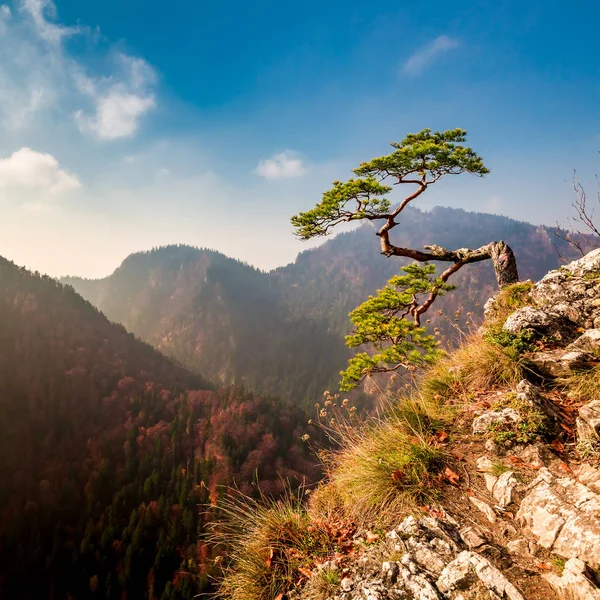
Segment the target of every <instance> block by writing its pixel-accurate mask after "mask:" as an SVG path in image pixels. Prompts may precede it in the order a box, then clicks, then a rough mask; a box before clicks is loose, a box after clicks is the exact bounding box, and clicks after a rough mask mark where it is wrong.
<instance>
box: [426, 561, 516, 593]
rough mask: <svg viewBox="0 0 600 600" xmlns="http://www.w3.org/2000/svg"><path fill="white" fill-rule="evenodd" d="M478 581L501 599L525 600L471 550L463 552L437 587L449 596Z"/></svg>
mask: <svg viewBox="0 0 600 600" xmlns="http://www.w3.org/2000/svg"><path fill="white" fill-rule="evenodd" d="M477 580H479V581H481V583H483V585H484V586H485V587H486V588H487V589H488V590H489V592H493V593H494V594H496V595H497V596H498V597H499V598H508V599H509V600H525V598H524V597H523V596H522V595H521V592H519V590H518V589H517V588H516V587H515V586H514V585H513V584H512V583H510V581H508V579H506V577H505V576H504V575H503V574H502V573H501V572H500V571H499V570H498V569H496V567H494V565H492V563H491V562H490V561H489V560H487V558H484V557H483V556H480V555H479V554H475V553H474V552H471V551H470V550H465V551H464V552H461V553H460V554H459V555H458V556H457V557H456V559H454V560H453V561H452V562H451V563H450V564H449V565H448V566H447V567H446V568H445V569H444V570H443V571H442V573H441V575H440V576H439V578H438V580H437V583H436V585H437V587H438V589H439V590H440V591H441V592H444V593H446V594H449V593H451V592H454V591H456V590H461V589H465V588H468V587H471V586H472V585H473V584H474V583H475V582H476V581H477Z"/></svg>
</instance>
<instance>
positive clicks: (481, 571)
mask: <svg viewBox="0 0 600 600" xmlns="http://www.w3.org/2000/svg"><path fill="white" fill-rule="evenodd" d="M382 543H383V547H379V548H372V549H370V550H368V551H367V552H366V553H365V554H364V555H362V556H361V558H360V560H359V561H358V562H357V563H356V564H354V565H353V566H351V567H350V568H348V569H344V577H343V578H342V579H341V582H340V585H339V588H338V589H337V591H336V592H335V593H334V595H332V596H330V597H331V598H332V599H333V598H335V599H336V600H400V599H406V600H460V599H461V598H463V599H465V598H469V599H473V600H475V599H478V598H482V599H483V598H485V599H488V598H502V599H505V600H524V598H523V595H522V594H521V592H520V591H519V590H518V589H517V587H516V586H515V585H514V584H513V583H511V582H510V581H509V579H508V578H507V577H506V576H505V575H504V574H503V573H501V571H500V570H499V569H498V568H496V567H495V566H494V565H493V564H492V562H490V560H489V559H488V558H486V557H484V556H482V555H480V554H478V553H477V552H476V548H479V547H481V546H488V542H487V541H486V540H485V539H484V538H483V537H482V536H481V535H480V534H479V533H478V532H477V531H476V530H475V529H474V528H472V527H464V528H463V529H461V530H459V528H458V524H457V523H455V522H454V521H453V520H452V519H446V518H444V519H441V518H440V519H436V518H433V517H424V518H421V519H416V518H415V517H412V516H411V517H407V518H406V519H405V520H404V521H402V523H401V524H400V525H399V526H398V527H397V528H396V529H394V530H393V531H390V532H388V533H387V534H386V536H385V541H384V542H382ZM467 548H469V549H467ZM390 556H393V560H392V559H390V558H389V557H390ZM317 577H318V576H317ZM313 579H315V580H316V577H315V578H313ZM311 582H312V580H311V581H309V583H308V584H307V585H306V587H305V588H304V590H302V591H301V592H300V594H299V595H298V598H300V599H301V598H307V599H311V600H314V598H315V597H316V596H315V595H314V594H313V593H311ZM321 597H322V596H321Z"/></svg>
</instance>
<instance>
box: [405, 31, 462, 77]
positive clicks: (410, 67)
mask: <svg viewBox="0 0 600 600" xmlns="http://www.w3.org/2000/svg"><path fill="white" fill-rule="evenodd" d="M458 46H460V41H459V40H456V39H453V38H450V37H448V36H447V35H440V36H438V37H436V38H435V39H434V40H431V41H430V42H429V43H428V44H426V45H425V46H423V47H422V48H419V49H418V50H417V51H416V52H414V53H413V54H412V55H411V56H410V57H409V58H408V60H407V61H406V62H405V63H404V65H403V66H402V71H403V72H404V73H406V74H407V75H419V74H420V73H422V72H423V71H424V70H425V69H427V68H428V67H430V66H431V65H432V64H433V63H434V62H435V61H436V60H438V58H440V56H442V55H443V54H446V52H449V51H450V50H453V49H454V48H457V47H458Z"/></svg>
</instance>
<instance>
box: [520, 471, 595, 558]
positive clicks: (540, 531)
mask: <svg viewBox="0 0 600 600" xmlns="http://www.w3.org/2000/svg"><path fill="white" fill-rule="evenodd" d="M516 518H517V522H518V523H520V524H521V525H522V526H523V531H524V533H525V534H526V535H528V536H529V537H530V538H533V539H534V540H535V541H536V542H537V543H538V544H539V545H540V546H542V547H544V548H547V549H548V550H551V551H552V552H554V553H555V554H558V555H560V556H563V557H564V558H567V559H568V558H580V559H581V560H584V561H586V562H587V563H588V564H589V565H590V566H592V567H593V568H598V567H600V495H598V494H597V493H596V492H594V491H593V490H592V489H590V488H589V487H588V486H586V485H584V484H583V483H581V482H579V481H576V480H574V479H572V478H570V477H564V478H557V477H554V475H552V474H551V473H550V471H549V470H548V469H546V468H542V469H540V471H539V475H538V477H537V478H536V479H535V480H534V481H533V482H532V483H531V484H530V485H529V490H528V493H527V494H526V496H525V497H524V498H523V500H522V501H521V505H520V507H519V511H518V512H517V516H516Z"/></svg>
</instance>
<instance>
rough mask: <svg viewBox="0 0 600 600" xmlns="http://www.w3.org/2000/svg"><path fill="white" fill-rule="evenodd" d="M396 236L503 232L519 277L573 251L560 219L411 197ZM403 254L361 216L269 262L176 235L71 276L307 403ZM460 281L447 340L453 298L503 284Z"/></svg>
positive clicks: (94, 298) (232, 371)
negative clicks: (258, 265)
mask: <svg viewBox="0 0 600 600" xmlns="http://www.w3.org/2000/svg"><path fill="white" fill-rule="evenodd" d="M393 239H394V240H395V241H396V243H397V244H399V245H406V246H409V247H417V248H418V247H422V246H423V245H425V244H433V243H435V244H439V245H442V246H444V247H447V248H461V247H479V246H481V245H482V244H486V243H489V242H490V241H492V240H500V239H503V240H505V241H506V242H507V243H508V244H509V245H511V246H512V247H513V249H514V251H515V253H516V255H517V259H518V261H519V268H520V275H521V278H532V279H537V278H539V277H541V276H542V275H543V274H544V273H546V272H547V271H548V270H549V269H551V268H555V267H556V266H558V265H559V264H560V260H559V255H558V253H557V250H556V248H555V244H556V245H558V246H559V249H560V252H561V253H562V254H565V255H566V256H569V257H571V258H573V257H574V253H573V251H572V249H570V248H569V247H568V245H567V244H566V243H565V242H564V241H563V240H561V239H559V238H557V237H556V236H555V234H554V231H553V230H552V228H547V227H536V226H533V225H530V224H528V223H523V222H519V221H514V220H512V219H509V218H507V217H501V216H496V215H489V214H483V213H470V212H466V211H464V210H459V209H451V208H435V209H433V210H431V211H429V212H423V211H420V210H418V209H415V208H410V207H409V208H408V209H407V210H406V211H405V212H404V213H403V215H402V220H401V221H400V223H399V225H398V227H396V228H395V229H394V230H393ZM406 262H407V261H406V260H399V259H395V258H390V259H387V258H385V257H384V256H382V255H381V254H379V239H378V238H377V237H376V235H375V229H374V228H373V227H371V226H370V225H365V226H362V227H360V228H359V229H357V230H355V231H351V232H348V233H343V234H340V235H338V236H337V237H335V238H333V239H331V240H329V241H327V242H326V243H325V244H323V245H322V246H320V247H319V248H316V249H312V250H308V251H305V252H303V253H301V254H300V255H299V256H298V258H297V259H296V261H295V262H294V263H292V264H290V265H288V266H286V267H282V268H279V269H276V270H275V271H272V272H270V273H263V272H260V271H258V270H256V269H254V268H252V267H250V266H248V265H246V264H243V263H241V262H238V261H235V260H233V259H229V258H226V257H225V256H223V255H222V254H220V253H217V252H214V251H210V250H200V249H195V248H190V247H184V246H170V247H166V248H159V249H155V250H153V251H151V252H144V253H138V254H134V255H131V256H130V257H128V258H127V259H126V260H125V261H124V262H123V264H122V265H121V266H120V267H119V268H118V269H117V270H116V271H115V272H114V273H113V274H112V275H111V276H109V277H107V278H105V279H101V280H95V281H91V280H85V279H80V278H66V279H65V280H64V281H65V282H67V283H69V284H71V285H73V286H74V288H75V289H76V290H77V291H78V292H79V293H81V294H82V295H83V296H84V297H86V298H87V299H88V300H90V302H92V303H93V304H94V305H96V306H97V307H98V308H99V309H100V310H102V311H103V312H104V313H105V314H106V315H107V316H108V317H109V318H110V319H111V320H114V321H117V322H120V323H123V325H125V327H127V329H128V330H130V331H133V332H134V333H135V334H136V335H139V336H140V337H141V338H142V339H143V340H145V341H147V342H148V343H150V344H152V345H153V346H155V347H157V348H158V349H160V350H161V351H163V352H165V353H166V354H168V355H169V356H172V357H174V358H176V359H178V360H180V361H181V362H182V363H183V364H184V365H185V366H187V367H188V368H190V369H192V370H194V371H197V372H200V373H204V374H205V375H206V376H207V377H209V378H211V379H214V380H219V381H221V382H223V383H227V384H228V383H234V382H235V383H242V382H243V383H245V384H246V385H247V386H248V387H250V388H251V389H254V390H257V391H260V392H263V393H269V394H277V395H280V396H283V397H287V398H291V399H292V400H294V401H295V402H298V403H302V404H303V405H304V406H305V407H310V406H312V405H313V404H314V402H315V401H316V400H317V399H318V398H319V396H320V395H321V394H322V391H323V390H324V389H325V388H331V387H333V386H335V385H336V383H337V373H338V371H339V370H340V369H342V368H343V367H344V366H345V362H346V360H347V358H348V356H349V353H348V351H347V349H346V348H345V347H344V335H345V334H346V333H348V329H349V322H348V313H349V312H350V311H351V310H352V309H353V308H355V307H356V306H357V305H358V304H359V303H360V302H362V301H363V300H365V299H366V297H367V296H368V295H369V294H371V293H374V292H375V291H376V290H377V289H378V288H379V287H381V286H383V285H384V284H385V282H386V281H387V280H388V279H389V278H390V277H391V276H392V275H394V274H396V273H398V271H399V268H400V266H401V265H403V264H406ZM452 283H454V284H455V285H457V286H458V287H459V288H460V294H448V295H447V296H446V297H444V298H442V299H440V301H439V302H438V303H437V304H436V308H439V309H441V310H443V311H444V314H445V315H446V317H443V316H440V315H438V314H437V313H434V314H432V315H431V320H432V323H431V327H435V326H437V327H439V329H440V337H446V338H447V339H448V340H449V341H451V340H452V339H455V337H456V330H455V329H454V327H453V324H454V319H455V316H454V315H455V311H456V310H460V311H461V317H460V321H461V323H462V324H463V325H465V324H466V323H467V322H470V323H471V324H473V323H477V322H478V321H479V320H480V318H481V314H482V304H483V303H484V302H485V300H487V298H489V296H490V295H491V294H492V292H493V290H494V288H495V278H494V273H493V269H492V265H491V264H488V263H487V262H484V263H479V264H473V265H469V266H468V267H466V268H464V269H463V270H461V271H460V272H459V273H458V274H457V275H456V276H455V277H454V278H453V280H452ZM467 313H472V314H471V315H469V316H467ZM467 327H468V325H467Z"/></svg>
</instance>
